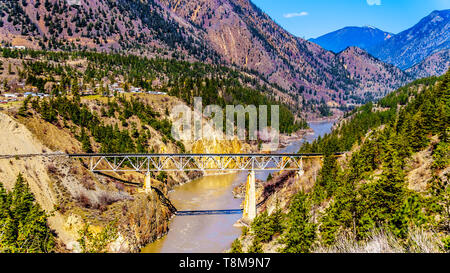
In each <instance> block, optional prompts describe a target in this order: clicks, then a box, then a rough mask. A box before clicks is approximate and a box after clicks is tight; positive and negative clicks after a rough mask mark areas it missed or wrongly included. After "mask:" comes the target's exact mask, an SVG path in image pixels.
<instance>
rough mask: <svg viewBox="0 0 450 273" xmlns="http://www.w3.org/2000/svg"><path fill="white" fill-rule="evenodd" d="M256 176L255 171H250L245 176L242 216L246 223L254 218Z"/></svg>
mask: <svg viewBox="0 0 450 273" xmlns="http://www.w3.org/2000/svg"><path fill="white" fill-rule="evenodd" d="M255 180H256V177H255V171H251V172H250V173H249V175H248V178H247V187H246V191H245V203H244V216H243V220H244V221H245V222H247V223H250V222H252V221H253V219H255V218H256V181H255Z"/></svg>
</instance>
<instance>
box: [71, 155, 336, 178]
mask: <svg viewBox="0 0 450 273" xmlns="http://www.w3.org/2000/svg"><path fill="white" fill-rule="evenodd" d="M339 155H340V154H336V156H339ZM69 156H70V157H73V158H80V159H82V160H88V161H89V168H90V170H91V171H92V172H139V173H152V172H161V171H164V172H184V171H215V172H221V171H223V172H225V171H299V170H302V169H303V159H304V158H309V159H310V158H321V157H323V156H322V155H320V154H72V155H69Z"/></svg>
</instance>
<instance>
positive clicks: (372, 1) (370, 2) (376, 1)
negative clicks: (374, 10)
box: [366, 0, 381, 6]
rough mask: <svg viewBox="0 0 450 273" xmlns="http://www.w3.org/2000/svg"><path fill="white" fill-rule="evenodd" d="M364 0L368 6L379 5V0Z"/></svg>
mask: <svg viewBox="0 0 450 273" xmlns="http://www.w3.org/2000/svg"><path fill="white" fill-rule="evenodd" d="M366 1H367V4H368V5H369V6H373V5H377V6H380V5H381V0H366Z"/></svg>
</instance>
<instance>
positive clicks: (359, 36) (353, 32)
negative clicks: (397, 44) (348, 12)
mask: <svg viewBox="0 0 450 273" xmlns="http://www.w3.org/2000/svg"><path fill="white" fill-rule="evenodd" d="M392 36H393V34H392V33H389V32H385V31H382V30H380V29H378V28H374V27H369V26H366V27H345V28H342V29H339V30H336V31H334V32H331V33H328V34H325V35H323V36H320V37H318V38H316V39H310V40H309V41H311V42H313V43H316V44H318V45H320V46H321V47H323V48H325V49H327V50H330V51H333V52H336V53H338V52H341V51H342V50H344V49H346V48H347V47H350V46H356V47H359V48H361V49H364V50H366V51H367V50H368V49H369V48H372V47H374V46H376V45H378V44H380V43H383V42H384V41H386V40H389V39H390V38H391V37H392Z"/></svg>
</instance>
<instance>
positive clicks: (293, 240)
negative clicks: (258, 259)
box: [233, 72, 450, 252]
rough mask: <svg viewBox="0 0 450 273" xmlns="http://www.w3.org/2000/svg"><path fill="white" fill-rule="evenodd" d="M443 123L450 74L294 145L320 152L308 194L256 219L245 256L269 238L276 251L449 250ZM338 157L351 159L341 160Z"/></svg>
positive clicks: (449, 102)
mask: <svg viewBox="0 0 450 273" xmlns="http://www.w3.org/2000/svg"><path fill="white" fill-rule="evenodd" d="M449 126H450V72H448V73H447V74H446V75H445V76H442V77H441V78H428V79H423V80H419V81H416V82H414V83H412V84H410V85H408V86H405V87H403V88H400V89H399V90H398V91H396V92H394V93H392V94H391V95H388V96H387V97H386V98H384V99H382V100H380V101H379V102H378V103H377V104H373V103H369V104H367V105H365V106H364V107H361V108H359V109H356V110H355V111H354V112H352V113H350V114H349V116H348V117H347V118H346V120H344V121H342V122H341V123H340V125H339V127H338V128H337V129H336V130H334V131H333V133H331V134H329V135H327V136H325V137H324V138H320V139H318V140H317V141H315V142H314V143H312V144H305V145H304V146H303V147H302V148H301V150H300V151H301V152H321V153H325V154H326V155H327V156H326V157H325V159H324V162H323V167H322V169H321V171H320V173H319V175H318V177H317V179H316V180H315V184H314V186H313V188H312V189H311V190H309V191H300V192H299V193H298V194H297V195H295V196H294V198H293V199H292V200H291V201H290V207H289V210H288V211H289V213H287V214H283V213H282V212H281V211H280V210H275V211H274V212H272V214H271V215H270V216H269V215H268V214H267V213H265V214H262V215H261V216H259V217H258V218H257V219H256V220H255V222H254V223H253V225H252V228H251V230H250V232H248V235H247V236H244V237H243V239H244V241H245V240H246V241H248V240H249V239H248V238H253V239H252V244H251V245H250V246H247V248H246V250H247V251H250V252H252V251H263V250H264V248H265V247H266V248H267V243H269V242H272V241H273V240H275V239H274V238H276V241H277V242H278V246H279V248H278V251H283V252H313V251H315V252H322V251H325V252H358V251H359V252H366V251H369V252H370V251H372V252H373V251H376V252H378V251H381V252H391V251H400V252H438V251H449V249H450V211H449V206H450V188H449V186H448V184H449V178H450V172H449V171H450V144H449V133H450V132H449V129H450V128H449ZM337 151H349V153H348V154H347V156H346V158H344V159H339V160H338V159H336V157H334V156H332V154H333V153H334V152H337ZM300 186H301V185H300ZM280 219H285V220H284V221H282V220H280ZM283 222H285V223H287V224H283ZM280 234H282V235H281V236H280ZM260 238H262V239H260ZM377 240H378V241H377ZM376 241H377V242H376ZM272 244H274V242H272ZM370 244H372V248H369V247H370ZM233 251H242V245H241V243H240V242H239V241H236V242H235V244H234V246H233Z"/></svg>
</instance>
